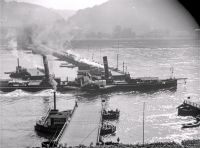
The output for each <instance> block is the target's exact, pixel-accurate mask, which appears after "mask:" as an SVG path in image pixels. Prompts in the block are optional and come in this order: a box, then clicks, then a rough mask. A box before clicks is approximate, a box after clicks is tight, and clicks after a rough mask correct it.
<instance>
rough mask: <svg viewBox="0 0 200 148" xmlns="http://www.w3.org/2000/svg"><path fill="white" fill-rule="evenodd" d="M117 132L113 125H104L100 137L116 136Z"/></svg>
mask: <svg viewBox="0 0 200 148" xmlns="http://www.w3.org/2000/svg"><path fill="white" fill-rule="evenodd" d="M115 131H116V127H115V126H114V125H112V124H108V123H103V124H102V127H101V131H100V135H101V136H104V135H108V134H114V133H115Z"/></svg>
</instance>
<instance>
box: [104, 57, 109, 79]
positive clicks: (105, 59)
mask: <svg viewBox="0 0 200 148" xmlns="http://www.w3.org/2000/svg"><path fill="white" fill-rule="evenodd" d="M103 64H104V70H105V78H106V79H108V78H109V72H108V60H107V56H104V57H103Z"/></svg>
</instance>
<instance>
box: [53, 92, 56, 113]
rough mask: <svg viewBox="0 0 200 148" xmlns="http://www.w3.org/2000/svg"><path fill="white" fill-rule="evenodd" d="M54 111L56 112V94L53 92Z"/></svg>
mask: <svg viewBox="0 0 200 148" xmlns="http://www.w3.org/2000/svg"><path fill="white" fill-rule="evenodd" d="M53 100H54V110H56V92H55V91H54V92H53Z"/></svg>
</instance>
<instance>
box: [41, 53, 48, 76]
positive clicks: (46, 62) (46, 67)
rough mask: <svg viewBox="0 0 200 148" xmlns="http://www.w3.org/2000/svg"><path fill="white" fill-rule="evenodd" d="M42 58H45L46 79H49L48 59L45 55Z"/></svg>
mask: <svg viewBox="0 0 200 148" xmlns="http://www.w3.org/2000/svg"><path fill="white" fill-rule="evenodd" d="M42 57H43V63H44V71H45V78H47V79H49V66H48V61H47V57H46V56H45V55H43V56H42Z"/></svg>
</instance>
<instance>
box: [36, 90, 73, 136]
mask: <svg viewBox="0 0 200 148" xmlns="http://www.w3.org/2000/svg"><path fill="white" fill-rule="evenodd" d="M71 115H72V110H66V111H61V112H60V111H58V110H57V109H56V93H55V92H54V109H49V111H48V112H47V114H46V115H45V116H44V117H42V118H41V119H40V120H38V121H37V122H36V125H35V130H36V131H37V132H42V133H46V134H58V133H59V132H60V130H61V129H62V127H63V125H64V124H65V122H66V121H68V120H70V117H71Z"/></svg>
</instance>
